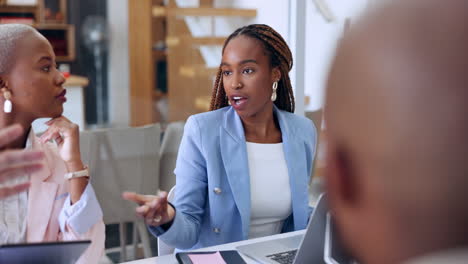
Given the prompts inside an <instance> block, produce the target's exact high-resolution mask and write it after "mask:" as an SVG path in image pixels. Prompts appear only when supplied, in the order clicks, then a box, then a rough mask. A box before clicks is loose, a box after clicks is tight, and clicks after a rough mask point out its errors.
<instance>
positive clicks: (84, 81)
mask: <svg viewBox="0 0 468 264" xmlns="http://www.w3.org/2000/svg"><path fill="white" fill-rule="evenodd" d="M88 84H89V80H88V78H86V77H82V76H78V75H70V77H68V78H67V79H66V80H65V83H64V84H63V86H64V87H71V86H80V87H86V86H88Z"/></svg>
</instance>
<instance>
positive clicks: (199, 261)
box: [188, 251, 226, 264]
mask: <svg viewBox="0 0 468 264" xmlns="http://www.w3.org/2000/svg"><path fill="white" fill-rule="evenodd" d="M188 256H189V258H190V260H191V261H192V263H193V264H226V262H225V261H224V259H223V257H222V256H221V254H220V253H219V251H218V252H216V253H207V254H188Z"/></svg>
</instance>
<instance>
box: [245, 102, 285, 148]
mask: <svg viewBox="0 0 468 264" xmlns="http://www.w3.org/2000/svg"><path fill="white" fill-rule="evenodd" d="M241 120H242V124H243V126H244V133H245V139H246V140H247V141H248V142H254V143H279V142H281V131H280V129H279V125H278V124H277V123H276V121H275V117H274V114H273V109H272V110H271V111H268V112H265V113H262V114H259V115H256V116H252V117H244V118H242V117H241Z"/></svg>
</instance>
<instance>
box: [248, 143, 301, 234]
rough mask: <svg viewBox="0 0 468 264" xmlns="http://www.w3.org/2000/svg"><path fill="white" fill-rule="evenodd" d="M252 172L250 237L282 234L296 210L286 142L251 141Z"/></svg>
mask: <svg viewBox="0 0 468 264" xmlns="http://www.w3.org/2000/svg"><path fill="white" fill-rule="evenodd" d="M247 157H248V162H249V174H250V204H251V209H250V210H251V212H250V231H249V239H251V238H257V237H262V236H270V235H274V234H279V233H280V232H281V228H282V226H283V222H284V220H285V219H286V218H287V217H288V216H289V215H290V214H291V212H292V205H291V204H292V203H291V188H290V185H289V175H288V167H287V164H286V159H285V158H284V152H283V143H278V144H258V143H250V142H247Z"/></svg>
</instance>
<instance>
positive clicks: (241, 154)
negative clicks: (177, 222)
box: [219, 108, 250, 237]
mask: <svg viewBox="0 0 468 264" xmlns="http://www.w3.org/2000/svg"><path fill="white" fill-rule="evenodd" d="M219 133H220V144H221V157H222V160H223V164H224V168H225V170H226V175H227V178H228V182H229V185H230V187H231V190H232V195H233V196H234V201H235V203H236V206H237V208H238V209H239V213H240V216H241V220H242V232H243V235H244V237H247V236H248V233H249V227H250V177H249V166H248V160H247V149H246V143H245V135H244V128H243V126H242V122H241V120H240V117H239V116H238V115H237V114H236V112H235V111H234V109H232V108H230V109H229V110H228V111H227V112H226V113H225V118H224V124H223V125H222V126H221V128H220V132H219Z"/></svg>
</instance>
